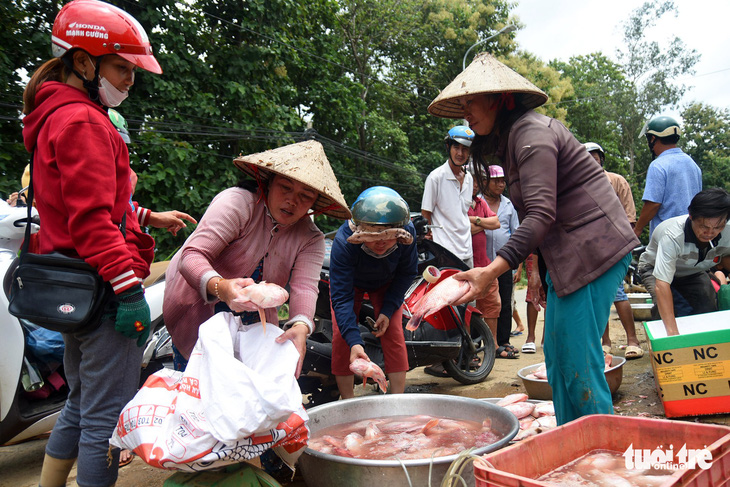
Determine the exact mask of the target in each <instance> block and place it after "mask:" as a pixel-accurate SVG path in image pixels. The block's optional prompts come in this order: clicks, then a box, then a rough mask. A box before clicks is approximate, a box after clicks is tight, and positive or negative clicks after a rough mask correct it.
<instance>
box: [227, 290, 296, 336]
mask: <svg viewBox="0 0 730 487" xmlns="http://www.w3.org/2000/svg"><path fill="white" fill-rule="evenodd" d="M287 299H289V293H288V292H286V289H284V288H283V287H281V286H279V285H278V284H274V283H271V282H266V281H261V282H257V283H255V284H251V285H250V286H246V287H245V288H243V289H242V290H241V291H240V292H239V294H238V296H236V298H235V299H234V300H233V301H232V302H231V309H233V310H234V311H239V310H252V308H253V309H255V310H256V311H258V312H259V318H260V319H261V324H262V325H263V326H264V332H266V314H265V313H264V310H265V309H267V308H276V307H277V306H281V305H282V304H284V303H286V301H287Z"/></svg>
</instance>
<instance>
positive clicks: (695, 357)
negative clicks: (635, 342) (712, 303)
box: [644, 311, 730, 418]
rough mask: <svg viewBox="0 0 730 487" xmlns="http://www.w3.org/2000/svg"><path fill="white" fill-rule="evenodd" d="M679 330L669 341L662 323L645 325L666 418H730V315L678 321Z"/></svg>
mask: <svg viewBox="0 0 730 487" xmlns="http://www.w3.org/2000/svg"><path fill="white" fill-rule="evenodd" d="M677 327H678V329H679V333H680V334H679V335H677V336H667V333H666V330H665V329H664V324H663V323H662V322H661V320H657V321H648V322H645V323H644V328H645V329H646V335H647V337H648V338H649V350H650V352H651V366H652V369H654V380H655V381H656V386H657V391H658V392H659V397H660V398H661V400H662V404H663V405H664V414H665V416H666V417H667V418H677V417H681V416H696V415H702V414H718V413H730V311H717V312H714V313H705V314H700V315H693V316H684V317H681V318H677Z"/></svg>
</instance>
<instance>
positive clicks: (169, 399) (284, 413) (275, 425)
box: [110, 313, 309, 471]
mask: <svg viewBox="0 0 730 487" xmlns="http://www.w3.org/2000/svg"><path fill="white" fill-rule="evenodd" d="M282 333H283V332H282V331H281V329H279V327H277V326H276V325H273V324H269V325H268V326H266V331H265V333H264V328H263V326H262V325H261V324H260V323H259V324H256V325H248V326H242V325H241V323H240V319H238V318H237V317H235V316H233V315H232V314H231V313H218V314H216V315H215V316H213V317H212V318H211V319H210V320H208V321H206V322H205V323H203V324H202V325H201V326H200V329H199V333H198V341H197V343H196V344H195V348H194V349H193V352H192V354H191V355H190V361H189V362H188V366H187V368H186V370H185V372H176V371H173V370H168V369H163V370H160V371H158V372H156V373H155V374H153V375H152V376H150V377H149V379H147V381H146V382H145V384H144V386H142V388H141V389H140V390H139V391H138V392H137V395H136V396H135V397H134V398H133V399H132V400H131V401H130V402H129V403H128V404H127V405H126V406H125V407H124V409H123V410H122V413H121V415H120V416H119V422H118V423H117V428H116V430H115V432H114V435H113V436H112V438H111V440H110V443H111V444H112V445H114V446H117V447H119V448H126V449H128V450H133V451H134V452H135V453H136V454H137V455H138V456H139V457H140V458H142V459H143V460H144V461H145V462H147V463H148V464H150V465H152V466H154V467H159V468H165V469H173V470H183V471H198V470H203V469H206V468H215V467H220V466H224V465H227V464H231V463H239V462H241V461H243V460H247V459H251V458H255V457H257V456H259V455H261V454H262V453H263V452H264V451H265V450H267V449H268V448H271V447H275V451H276V453H277V454H278V455H279V456H280V457H282V459H283V460H284V461H285V462H286V463H287V464H289V465H294V463H295V462H296V460H297V458H299V456H300V455H301V453H302V452H303V451H304V448H305V447H306V446H307V441H308V439H309V429H308V428H307V425H306V421H307V420H308V419H309V417H308V416H307V413H306V412H305V411H304V408H303V407H302V395H301V391H300V389H299V385H298V384H297V381H296V379H295V377H294V372H295V370H296V365H297V361H298V360H299V352H298V351H297V349H296V347H295V346H294V344H293V343H291V342H290V341H287V342H286V343H282V344H279V343H276V342H275V341H274V339H275V338H276V337H278V336H279V335H281V334H282Z"/></svg>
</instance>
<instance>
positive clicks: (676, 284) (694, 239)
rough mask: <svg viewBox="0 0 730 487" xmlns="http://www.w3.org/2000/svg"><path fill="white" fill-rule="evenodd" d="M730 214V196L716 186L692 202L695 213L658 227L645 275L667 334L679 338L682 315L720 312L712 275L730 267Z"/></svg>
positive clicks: (642, 267)
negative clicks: (728, 228)
mask: <svg viewBox="0 0 730 487" xmlns="http://www.w3.org/2000/svg"><path fill="white" fill-rule="evenodd" d="M729 216H730V195H728V193H727V192H726V191H725V190H724V189H721V188H710V189H706V190H704V191H700V192H699V193H697V194H696V195H695V197H694V198H692V202H691V203H690V205H689V215H682V216H676V217H674V218H669V219H668V220H665V221H663V222H662V223H660V224H659V225H658V226H657V227H656V228H655V229H654V232H653V233H652V235H651V240H650V241H649V245H648V246H647V247H646V251H645V252H644V253H643V254H642V255H641V258H640V259H639V273H640V274H641V280H642V283H643V284H644V287H646V290H647V291H649V293H651V296H652V298H653V299H654V303H656V309H657V310H658V314H659V317H660V318H661V320H662V321H663V322H664V327H665V328H666V330H667V335H679V330H678V329H677V321H676V317H677V316H686V315H693V314H701V313H709V312H712V311H716V310H717V297H716V293H715V289H714V287H713V286H712V282H711V280H710V276H709V274H708V273H707V271H708V270H710V269H711V268H712V267H714V266H715V265H717V264H722V266H723V268H730V232H725V233H724V234H723V233H722V232H723V230H724V229H725V224H726V223H727V220H728V217H729ZM655 318H656V316H655Z"/></svg>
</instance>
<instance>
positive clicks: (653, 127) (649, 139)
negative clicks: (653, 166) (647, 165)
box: [639, 115, 682, 158]
mask: <svg viewBox="0 0 730 487" xmlns="http://www.w3.org/2000/svg"><path fill="white" fill-rule="evenodd" d="M681 134H682V131H681V129H680V128H679V123H677V121H676V120H675V119H673V118H672V117H668V116H666V115H659V116H658V117H654V118H652V119H651V120H649V121H648V122H646V124H645V125H644V128H642V129H641V133H640V134H639V137H641V136H644V135H645V136H646V143H647V144H649V150H650V151H651V155H652V158H654V157H656V153H655V152H654V145H655V144H656V141H657V139H660V140H661V141H662V143H664V144H676V143H677V142H678V141H679V137H680V135H681Z"/></svg>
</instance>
